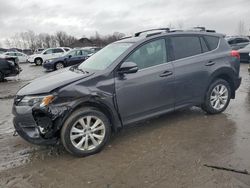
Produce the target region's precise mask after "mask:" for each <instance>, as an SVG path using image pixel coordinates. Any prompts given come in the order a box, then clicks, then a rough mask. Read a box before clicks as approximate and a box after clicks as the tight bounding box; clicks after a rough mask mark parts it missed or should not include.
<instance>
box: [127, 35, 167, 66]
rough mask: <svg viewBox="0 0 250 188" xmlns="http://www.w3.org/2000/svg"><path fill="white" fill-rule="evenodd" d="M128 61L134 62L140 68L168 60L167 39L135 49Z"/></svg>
mask: <svg viewBox="0 0 250 188" xmlns="http://www.w3.org/2000/svg"><path fill="white" fill-rule="evenodd" d="M126 62H134V63H136V64H137V66H138V68H139V69H144V68H147V67H152V66H155V65H160V64H163V63H166V62H167V54H166V43H165V39H159V40H155V41H152V42H149V43H147V44H144V45H143V46H141V47H139V48H138V49H137V50H136V51H134V52H133V53H132V54H131V55H130V56H129V57H128V58H127V59H126Z"/></svg>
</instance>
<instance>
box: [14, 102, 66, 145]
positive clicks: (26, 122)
mask: <svg viewBox="0 0 250 188" xmlns="http://www.w3.org/2000/svg"><path fill="white" fill-rule="evenodd" d="M70 110H71V108H70V107H68V106H67V105H65V104H64V105H52V104H51V105H49V106H47V107H43V108H41V107H40V106H39V105H35V106H33V107H30V106H18V105H13V114H14V118H13V124H14V127H15V130H16V132H17V133H18V134H19V135H20V136H21V137H22V138H23V139H25V140H26V141H28V142H30V143H32V144H38V145H52V144H56V143H57V141H58V138H59V135H60V133H59V130H60V129H61V126H62V124H63V122H64V120H65V117H66V114H67V113H69V112H70Z"/></svg>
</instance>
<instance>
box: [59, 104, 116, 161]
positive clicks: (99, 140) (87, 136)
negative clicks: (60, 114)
mask: <svg viewBox="0 0 250 188" xmlns="http://www.w3.org/2000/svg"><path fill="white" fill-rule="evenodd" d="M110 135H111V125H110V122H109V120H108V118H107V117H106V116H105V115H104V114H103V113H102V112H100V111H99V110H98V109H96V108H81V109H79V110H77V111H75V112H73V114H72V115H71V116H70V117H69V118H68V119H67V120H66V122H65V123H64V125H63V127H62V130H61V141H62V143H63V145H64V147H65V149H66V150H67V151H68V152H70V153H71V154H73V155H75V156H78V157H84V156H88V155H92V154H95V153H98V152H99V151H101V150H102V149H103V147H104V146H105V144H106V143H107V142H108V140H109V138H110Z"/></svg>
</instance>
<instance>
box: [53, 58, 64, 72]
mask: <svg viewBox="0 0 250 188" xmlns="http://www.w3.org/2000/svg"><path fill="white" fill-rule="evenodd" d="M57 63H62V64H63V65H64V67H65V66H66V64H65V62H64V61H61V60H60V61H57V62H55V63H54V69H55V70H56V65H57Z"/></svg>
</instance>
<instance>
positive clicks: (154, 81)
mask: <svg viewBox="0 0 250 188" xmlns="http://www.w3.org/2000/svg"><path fill="white" fill-rule="evenodd" d="M125 62H134V63H136V64H137V66H138V68H139V71H138V72H136V73H132V74H124V75H117V76H116V78H115V92H116V98H117V103H118V109H119V113H120V115H121V118H122V120H123V123H124V124H129V123H131V122H134V121H138V120H141V119H144V118H147V117H151V116H154V115H156V114H160V113H163V112H167V111H170V110H173V109H174V100H175V96H174V69H173V65H172V63H170V62H168V60H167V51H166V42H165V39H158V40H154V41H151V42H148V43H146V44H144V45H143V46H141V47H139V48H138V49H136V50H135V51H134V52H133V53H132V54H131V55H130V56H129V57H128V58H127V59H126V60H125Z"/></svg>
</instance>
